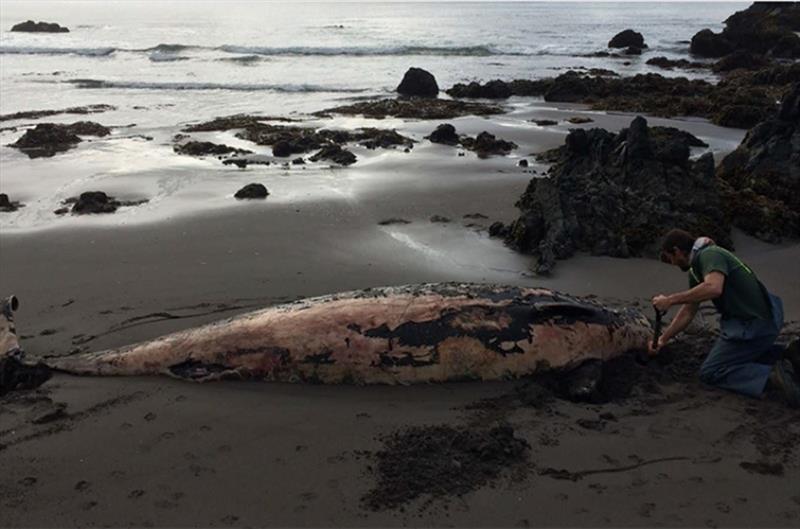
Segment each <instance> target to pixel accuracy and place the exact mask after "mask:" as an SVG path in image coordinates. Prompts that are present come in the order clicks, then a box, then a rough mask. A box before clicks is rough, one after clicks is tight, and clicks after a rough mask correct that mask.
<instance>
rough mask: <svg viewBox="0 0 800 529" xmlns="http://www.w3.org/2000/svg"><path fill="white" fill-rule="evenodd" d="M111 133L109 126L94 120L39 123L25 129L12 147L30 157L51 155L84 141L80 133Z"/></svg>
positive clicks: (101, 134) (89, 134)
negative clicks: (69, 122)
mask: <svg viewBox="0 0 800 529" xmlns="http://www.w3.org/2000/svg"><path fill="white" fill-rule="evenodd" d="M110 133H111V130H110V129H109V128H108V127H105V126H103V125H100V124H99V123H95V122H93V121H78V122H76V123H72V124H71V125H64V124H60V123H39V124H38V125H36V127H34V128H33V129H30V130H27V131H25V134H23V135H22V137H21V138H20V139H18V140H17V141H16V142H15V143H12V144H11V145H10V147H16V148H17V149H19V150H21V151H22V152H24V153H25V154H27V155H28V157H29V158H39V157H50V156H54V155H55V154H56V153H59V152H64V151H67V150H69V149H71V148H73V147H75V146H76V145H77V144H78V143H80V142H81V141H83V140H81V138H80V137H79V135H82V136H107V135H108V134H110Z"/></svg>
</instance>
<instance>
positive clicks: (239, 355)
mask: <svg viewBox="0 0 800 529" xmlns="http://www.w3.org/2000/svg"><path fill="white" fill-rule="evenodd" d="M650 333H651V330H650V325H649V322H648V321H647V319H646V318H645V317H644V316H643V315H642V314H641V313H639V312H638V311H635V310H629V309H626V310H621V311H615V310H611V309H608V308H605V307H603V306H602V305H599V304H596V303H594V302H591V301H589V300H585V299H579V298H575V297H570V296H566V295H563V294H559V293H556V292H553V291H550V290H546V289H540V288H521V287H510V286H502V285H486V284H469V283H435V284H422V285H409V286H400V287H386V288H377V289H367V290H360V291H354V292H348V293H342V294H335V295H331V296H323V297H317V298H310V299H306V300H302V301H297V302H294V303H289V304H284V305H278V306H274V307H270V308H267V309H264V310H260V311H257V312H251V313H247V314H243V315H240V316H237V317H234V318H230V319H227V320H223V321H220V322H217V323H212V324H209V325H205V326H202V327H198V328H194V329H189V330H185V331H181V332H176V333H173V334H169V335H166V336H163V337H160V338H156V339H154V340H151V341H147V342H142V343H138V344H134V345H131V346H127V347H123V348H120V349H114V350H108V351H101V352H96V353H85V354H80V355H74V356H68V357H52V358H48V359H46V363H47V364H48V365H49V366H50V367H52V368H55V369H59V370H62V371H66V372H69V373H74V374H82V375H146V374H166V375H171V376H174V377H177V378H183V379H190V380H213V379H219V378H255V379H266V380H274V381H284V382H319V383H356V384H374V383H383V384H410V383H416V382H441V381H448V380H468V379H477V380H494V379H502V378H507V377H514V376H521V375H526V374H530V373H533V372H535V371H537V370H542V369H544V368H566V369H570V368H572V367H575V366H577V365H580V364H581V363H583V362H584V361H586V360H590V359H598V360H607V359H609V358H612V357H615V356H617V355H620V354H622V353H624V352H626V351H630V350H641V349H644V348H646V344H647V340H648V337H649V335H650Z"/></svg>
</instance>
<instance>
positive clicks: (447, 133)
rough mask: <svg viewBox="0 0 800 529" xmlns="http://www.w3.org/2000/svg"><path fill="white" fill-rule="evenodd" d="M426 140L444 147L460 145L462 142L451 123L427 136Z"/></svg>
mask: <svg viewBox="0 0 800 529" xmlns="http://www.w3.org/2000/svg"><path fill="white" fill-rule="evenodd" d="M425 139H426V140H430V141H431V143H441V144H444V145H458V144H459V142H460V140H461V139H460V138H459V137H458V134H456V128H455V127H454V126H453V125H451V124H450V123H442V124H441V125H439V126H438V127H436V129H435V130H434V131H433V132H431V133H430V135H429V136H425Z"/></svg>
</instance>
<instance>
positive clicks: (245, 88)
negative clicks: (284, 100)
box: [64, 79, 366, 93]
mask: <svg viewBox="0 0 800 529" xmlns="http://www.w3.org/2000/svg"><path fill="white" fill-rule="evenodd" d="M64 82H66V83H69V84H72V85H74V86H75V87H76V88H86V89H128V90H233V91H240V92H262V91H264V92H284V93H302V92H332V93H340V92H341V93H358V92H365V91H366V89H364V88H342V87H334V86H321V85H312V84H237V83H231V84H228V83H202V82H188V83H187V82H146V81H104V80H102V79H70V80H68V81H64Z"/></svg>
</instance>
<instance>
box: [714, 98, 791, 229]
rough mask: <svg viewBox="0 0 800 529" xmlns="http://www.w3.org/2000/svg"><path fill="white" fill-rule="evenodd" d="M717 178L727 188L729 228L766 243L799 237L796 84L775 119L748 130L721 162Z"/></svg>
mask: <svg viewBox="0 0 800 529" xmlns="http://www.w3.org/2000/svg"><path fill="white" fill-rule="evenodd" d="M717 176H718V177H719V178H720V179H721V180H723V181H724V182H725V183H726V184H727V188H726V189H725V192H726V197H727V201H728V203H729V207H728V212H729V218H730V220H731V222H732V223H733V225H735V226H738V227H740V228H741V229H743V230H744V231H745V232H747V233H750V234H752V235H755V236H757V237H760V238H762V239H766V240H769V241H777V240H780V239H781V238H783V237H795V238H796V237H800V83H796V84H795V85H794V86H793V89H792V90H791V91H790V92H789V93H788V94H787V95H786V96H785V97H784V99H783V102H782V104H781V107H780V111H779V112H778V114H777V116H775V118H773V119H769V120H766V121H763V122H761V123H759V124H758V125H756V126H755V127H753V128H752V129H750V131H748V133H747V135H746V136H745V138H744V140H742V143H741V145H739V147H738V148H737V149H736V150H735V151H733V152H732V153H731V154H729V155H728V156H726V157H725V158H724V159H723V160H722V163H720V164H719V167H718V168H717Z"/></svg>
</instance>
